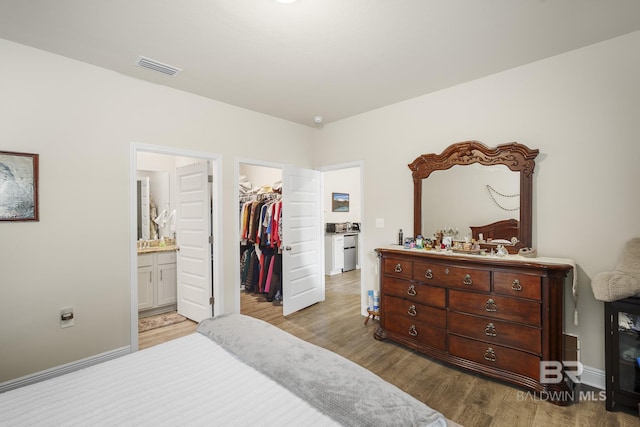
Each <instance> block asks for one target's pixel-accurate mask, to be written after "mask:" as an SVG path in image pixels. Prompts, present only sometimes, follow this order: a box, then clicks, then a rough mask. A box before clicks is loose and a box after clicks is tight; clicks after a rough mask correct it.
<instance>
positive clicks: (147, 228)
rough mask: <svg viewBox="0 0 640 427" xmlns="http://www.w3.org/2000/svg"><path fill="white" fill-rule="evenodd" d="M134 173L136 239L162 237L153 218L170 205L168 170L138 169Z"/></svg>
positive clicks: (161, 231)
mask: <svg viewBox="0 0 640 427" xmlns="http://www.w3.org/2000/svg"><path fill="white" fill-rule="evenodd" d="M136 175H137V193H138V194H137V212H138V213H137V217H138V239H157V238H159V237H164V236H162V233H163V230H161V229H159V228H158V226H157V224H155V223H154V222H153V220H154V219H155V218H157V216H158V215H159V214H160V213H161V212H162V211H163V210H169V208H170V206H171V192H170V176H169V172H164V171H148V170H138V171H137V174H136ZM165 234H166V233H165Z"/></svg>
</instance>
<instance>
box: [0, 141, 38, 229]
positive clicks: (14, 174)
mask: <svg viewBox="0 0 640 427" xmlns="http://www.w3.org/2000/svg"><path fill="white" fill-rule="evenodd" d="M38 173H39V155H38V154H32V153H17V152H12V151H0V221H39V220H40V213H39V207H38Z"/></svg>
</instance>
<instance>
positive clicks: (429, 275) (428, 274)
mask: <svg viewBox="0 0 640 427" xmlns="http://www.w3.org/2000/svg"><path fill="white" fill-rule="evenodd" d="M424 277H426V278H427V279H433V271H431V269H430V268H428V269H427V271H426V273H424Z"/></svg>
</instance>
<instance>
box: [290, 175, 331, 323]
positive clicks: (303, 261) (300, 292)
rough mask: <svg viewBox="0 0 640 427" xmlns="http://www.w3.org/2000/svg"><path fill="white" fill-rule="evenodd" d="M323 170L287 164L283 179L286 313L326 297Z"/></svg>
mask: <svg viewBox="0 0 640 427" xmlns="http://www.w3.org/2000/svg"><path fill="white" fill-rule="evenodd" d="M320 184H321V183H320V172H318V171H314V170H307V169H298V168H295V167H293V166H288V165H287V166H285V167H284V169H283V180H282V201H283V202H282V203H283V204H282V238H283V240H284V242H283V247H284V251H283V254H282V296H283V298H282V314H283V315H285V316H286V315H288V314H291V313H293V312H296V311H298V310H301V309H303V308H305V307H308V306H310V305H312V304H315V303H317V302H319V301H324V286H323V282H322V279H323V265H322V238H323V232H322V215H321V214H322V212H321V203H322V199H321V196H322V195H321V193H320V190H321V185H320Z"/></svg>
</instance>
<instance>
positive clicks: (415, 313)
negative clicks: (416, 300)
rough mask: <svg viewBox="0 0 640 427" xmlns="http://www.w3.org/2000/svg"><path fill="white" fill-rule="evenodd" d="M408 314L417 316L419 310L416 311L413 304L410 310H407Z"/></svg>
mask: <svg viewBox="0 0 640 427" xmlns="http://www.w3.org/2000/svg"><path fill="white" fill-rule="evenodd" d="M407 314H408V315H409V316H413V317H415V316H417V315H418V312H417V311H416V306H415V305H412V306H411V307H409V310H408V311H407Z"/></svg>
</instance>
